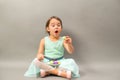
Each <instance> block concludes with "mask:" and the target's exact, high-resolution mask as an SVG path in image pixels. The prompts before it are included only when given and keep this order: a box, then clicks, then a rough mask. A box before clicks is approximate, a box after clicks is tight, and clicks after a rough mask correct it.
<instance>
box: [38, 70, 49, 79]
mask: <svg viewBox="0 0 120 80" xmlns="http://www.w3.org/2000/svg"><path fill="white" fill-rule="evenodd" d="M47 75H49V73H48V72H47V71H45V70H43V69H41V70H40V77H42V78H43V77H45V76H47Z"/></svg>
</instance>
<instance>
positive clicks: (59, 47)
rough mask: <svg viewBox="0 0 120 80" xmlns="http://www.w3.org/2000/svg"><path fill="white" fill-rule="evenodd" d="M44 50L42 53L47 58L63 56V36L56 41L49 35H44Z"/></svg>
mask: <svg viewBox="0 0 120 80" xmlns="http://www.w3.org/2000/svg"><path fill="white" fill-rule="evenodd" d="M44 39H45V52H44V55H45V56H46V57H49V58H60V57H62V56H64V46H63V40H64V39H63V38H62V37H60V38H59V40H58V41H56V42H53V41H51V40H50V38H49V36H47V37H45V38H44Z"/></svg>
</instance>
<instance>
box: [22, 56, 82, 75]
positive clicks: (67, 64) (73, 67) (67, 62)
mask: <svg viewBox="0 0 120 80" xmlns="http://www.w3.org/2000/svg"><path fill="white" fill-rule="evenodd" d="M36 59H37V58H35V59H34V60H33V61H32V62H31V64H30V66H29V68H28V70H27V71H26V72H25V74H24V76H26V77H39V76H40V68H39V67H37V66H36V65H35V60H36ZM58 61H59V62H60V63H61V64H60V65H59V67H60V68H64V69H66V70H70V71H71V72H72V77H80V74H79V67H78V65H77V64H76V62H75V61H74V59H72V58H69V59H65V58H62V59H60V60H58ZM42 62H45V63H47V62H49V60H48V59H46V58H44V60H43V61H42Z"/></svg>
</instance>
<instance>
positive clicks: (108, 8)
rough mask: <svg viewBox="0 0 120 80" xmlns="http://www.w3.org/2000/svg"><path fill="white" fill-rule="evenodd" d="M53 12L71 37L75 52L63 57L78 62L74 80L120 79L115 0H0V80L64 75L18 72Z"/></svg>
mask: <svg viewBox="0 0 120 80" xmlns="http://www.w3.org/2000/svg"><path fill="white" fill-rule="evenodd" d="M53 15H55V16H58V17H60V18H61V19H62V21H63V27H64V28H63V32H62V35H69V36H71V37H72V38H73V45H74V47H75V53H74V54H73V55H68V54H66V55H65V56H66V57H71V58H74V59H75V60H76V62H77V64H78V65H79V67H80V74H81V78H78V79H74V80H119V79H120V77H119V76H120V1H119V0H0V80H37V79H43V80H48V79H50V80H51V79H57V80H61V79H63V80H64V78H60V77H59V78H58V77H55V76H51V77H46V78H26V77H24V76H23V75H24V72H25V71H26V70H27V68H28V66H29V65H30V63H31V61H32V60H33V59H34V58H35V57H36V53H37V50H38V46H39V41H40V39H41V38H43V37H44V36H46V35H47V33H45V27H44V26H45V23H46V21H47V19H48V18H49V17H51V16H53Z"/></svg>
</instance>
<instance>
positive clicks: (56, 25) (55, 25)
mask: <svg viewBox="0 0 120 80" xmlns="http://www.w3.org/2000/svg"><path fill="white" fill-rule="evenodd" d="M47 31H48V32H49V33H50V35H51V36H53V37H59V35H60V33H61V31H62V26H61V23H60V21H59V20H57V19H55V18H53V19H51V20H50V23H49V26H48V27H47Z"/></svg>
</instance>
